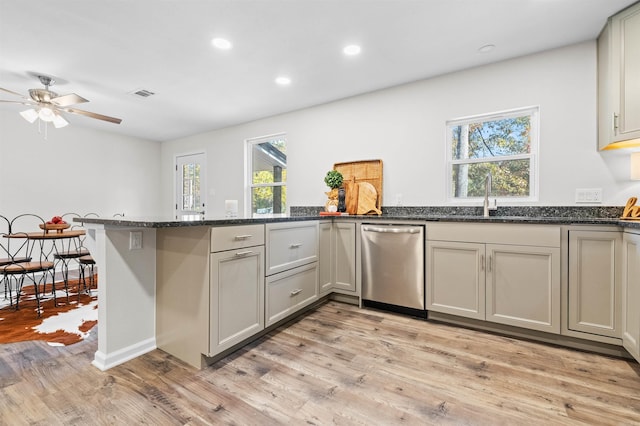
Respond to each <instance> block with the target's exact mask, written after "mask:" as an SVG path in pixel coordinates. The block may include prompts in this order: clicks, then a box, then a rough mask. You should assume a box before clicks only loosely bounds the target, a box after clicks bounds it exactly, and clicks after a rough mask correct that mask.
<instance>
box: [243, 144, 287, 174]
mask: <svg viewBox="0 0 640 426" xmlns="http://www.w3.org/2000/svg"><path fill="white" fill-rule="evenodd" d="M252 149H253V151H252V155H251V158H252V163H253V164H252V165H251V171H252V176H253V179H252V181H253V182H252V183H254V184H256V183H271V182H286V176H287V174H286V169H287V154H286V142H285V140H284V139H276V140H271V141H268V142H262V143H256V144H253V148H252Z"/></svg>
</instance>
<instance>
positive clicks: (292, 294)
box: [289, 288, 302, 297]
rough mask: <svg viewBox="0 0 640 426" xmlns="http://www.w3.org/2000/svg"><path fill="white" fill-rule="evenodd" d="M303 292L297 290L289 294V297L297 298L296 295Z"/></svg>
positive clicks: (299, 289)
mask: <svg viewBox="0 0 640 426" xmlns="http://www.w3.org/2000/svg"><path fill="white" fill-rule="evenodd" d="M301 291H302V289H301V288H298V289H295V290H291V293H289V295H290V296H291V297H293V296H295V295H296V294H300V292H301Z"/></svg>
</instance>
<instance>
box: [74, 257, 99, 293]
mask: <svg viewBox="0 0 640 426" xmlns="http://www.w3.org/2000/svg"><path fill="white" fill-rule="evenodd" d="M78 263H79V264H80V279H79V281H78V301H79V300H80V288H79V287H80V281H82V287H83V289H84V291H86V292H87V293H88V294H89V296H91V287H92V286H93V285H94V284H95V276H94V267H95V265H96V261H95V260H94V259H93V257H91V255H90V254H87V255H84V256H81V257H79V258H78ZM87 269H89V274H90V275H89V286H88V287H87V279H86V270H87Z"/></svg>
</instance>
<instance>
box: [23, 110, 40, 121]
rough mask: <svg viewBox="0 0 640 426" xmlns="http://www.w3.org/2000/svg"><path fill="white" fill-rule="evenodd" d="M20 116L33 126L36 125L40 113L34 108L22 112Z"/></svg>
mask: <svg viewBox="0 0 640 426" xmlns="http://www.w3.org/2000/svg"><path fill="white" fill-rule="evenodd" d="M20 115H21V116H22V118H24V119H25V120H27V121H28V122H29V123H32V124H33V123H35V121H36V120H37V119H38V112H37V111H36V110H35V109H33V108H31V109H27V110H25V111H22V112H21V113H20Z"/></svg>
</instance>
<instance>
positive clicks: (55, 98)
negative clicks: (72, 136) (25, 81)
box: [0, 75, 122, 128]
mask: <svg viewBox="0 0 640 426" xmlns="http://www.w3.org/2000/svg"><path fill="white" fill-rule="evenodd" d="M37 77H38V79H39V80H40V83H42V84H43V85H44V89H30V90H29V96H28V97H27V96H23V95H21V94H20V93H16V92H14V91H12V90H8V89H3V88H2V87H0V91H3V92H6V93H9V94H11V95H16V96H20V97H21V98H22V100H19V101H8V100H2V99H0V102H6V103H15V104H23V105H29V106H32V107H33V108H31V109H28V110H26V111H22V112H21V113H20V115H21V116H22V117H23V118H24V119H25V120H27V121H28V122H30V123H33V122H35V121H36V120H37V119H40V120H42V121H44V122H45V123H52V124H53V126H54V127H55V128H60V127H64V126H66V125H67V124H69V122H68V121H67V120H65V118H64V117H63V116H62V113H63V112H68V113H71V114H79V115H84V116H87V117H90V118H96V119H98V120H103V121H108V122H110V123H115V124H120V122H121V121H122V120H121V119H119V118H114V117H109V116H107V115H102V114H96V113H95V112H89V111H84V110H81V109H77V108H72V106H73V105H77V104H81V103H84V102H89V101H88V100H87V99H85V98H83V97H82V96H79V95H76V94H75V93H69V94H68V95H58V94H57V93H55V92H52V91H51V90H49V86H52V85H53V84H54V83H55V80H54V79H53V78H51V77H49V76H46V75H38V76H37Z"/></svg>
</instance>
